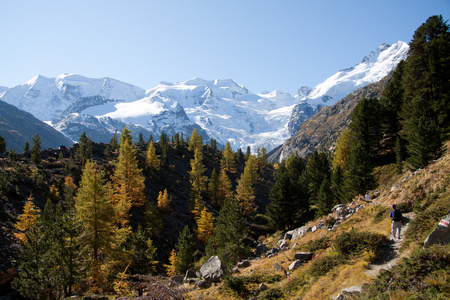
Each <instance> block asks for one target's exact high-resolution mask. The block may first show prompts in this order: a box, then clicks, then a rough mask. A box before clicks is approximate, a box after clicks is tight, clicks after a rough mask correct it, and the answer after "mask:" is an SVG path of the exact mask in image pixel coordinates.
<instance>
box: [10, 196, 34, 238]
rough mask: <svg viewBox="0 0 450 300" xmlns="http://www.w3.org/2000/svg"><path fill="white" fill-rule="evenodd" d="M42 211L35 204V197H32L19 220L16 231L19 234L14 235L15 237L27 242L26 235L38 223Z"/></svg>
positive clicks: (29, 198) (26, 203)
mask: <svg viewBox="0 0 450 300" xmlns="http://www.w3.org/2000/svg"><path fill="white" fill-rule="evenodd" d="M39 213H40V209H38V208H37V207H36V206H35V205H34V203H33V197H32V196H31V195H30V197H28V199H27V202H25V205H24V207H23V213H22V214H20V215H19V217H18V218H17V223H16V229H17V230H18V231H19V232H16V233H14V235H15V237H16V238H18V239H19V240H21V241H22V242H26V238H25V233H26V232H27V231H28V230H30V228H31V227H32V226H33V225H34V224H35V223H36V221H37V219H38V217H39Z"/></svg>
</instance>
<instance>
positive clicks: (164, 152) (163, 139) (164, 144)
mask: <svg viewBox="0 0 450 300" xmlns="http://www.w3.org/2000/svg"><path fill="white" fill-rule="evenodd" d="M168 141H169V137H168V136H167V134H165V133H164V132H163V131H161V135H160V137H159V147H160V148H161V162H163V163H166V162H167V159H168V158H169V142H168Z"/></svg>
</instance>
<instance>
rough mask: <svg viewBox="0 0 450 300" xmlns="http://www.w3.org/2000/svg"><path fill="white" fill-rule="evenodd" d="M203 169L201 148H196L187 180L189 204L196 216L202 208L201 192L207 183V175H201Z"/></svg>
mask: <svg viewBox="0 0 450 300" xmlns="http://www.w3.org/2000/svg"><path fill="white" fill-rule="evenodd" d="M205 171H206V169H205V166H204V165H203V154H202V150H201V149H197V150H195V154H194V159H191V171H189V182H190V183H191V195H190V206H191V211H192V212H193V213H194V215H195V216H196V217H198V215H199V213H200V211H201V209H203V206H202V205H201V201H202V192H204V191H205V190H206V184H207V177H206V176H205V175H203V174H204V173H205Z"/></svg>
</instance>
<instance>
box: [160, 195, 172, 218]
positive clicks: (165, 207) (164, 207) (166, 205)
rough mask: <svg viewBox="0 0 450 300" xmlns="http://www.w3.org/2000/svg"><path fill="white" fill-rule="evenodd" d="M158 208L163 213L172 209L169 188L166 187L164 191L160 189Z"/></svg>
mask: <svg viewBox="0 0 450 300" xmlns="http://www.w3.org/2000/svg"><path fill="white" fill-rule="evenodd" d="M157 201H158V209H159V211H160V212H162V213H169V212H170V211H171V210H172V209H171V208H170V203H171V200H170V197H169V193H168V192H167V189H164V192H162V191H160V192H159V195H158V199H157Z"/></svg>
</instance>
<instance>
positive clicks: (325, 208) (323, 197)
mask: <svg viewBox="0 0 450 300" xmlns="http://www.w3.org/2000/svg"><path fill="white" fill-rule="evenodd" d="M317 200H318V201H317V211H316V216H317V217H321V216H324V215H327V214H328V213H330V212H331V209H332V208H333V204H334V201H333V196H332V193H331V188H330V181H329V180H328V178H325V179H324V180H323V182H322V184H321V185H320V188H319V192H318V194H317Z"/></svg>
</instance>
